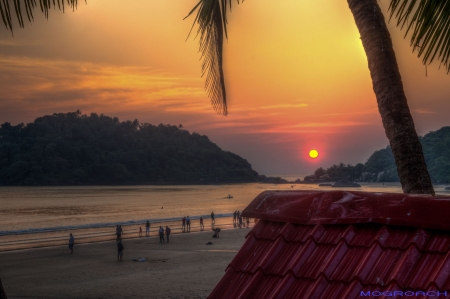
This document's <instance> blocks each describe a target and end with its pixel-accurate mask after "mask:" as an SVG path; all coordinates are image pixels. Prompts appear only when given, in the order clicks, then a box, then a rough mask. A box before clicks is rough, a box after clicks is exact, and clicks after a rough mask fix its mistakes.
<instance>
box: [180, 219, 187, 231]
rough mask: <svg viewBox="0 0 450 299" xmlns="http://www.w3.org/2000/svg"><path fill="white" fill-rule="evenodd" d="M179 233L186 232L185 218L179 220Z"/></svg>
mask: <svg viewBox="0 0 450 299" xmlns="http://www.w3.org/2000/svg"><path fill="white" fill-rule="evenodd" d="M181 231H182V232H183V233H184V232H185V231H186V217H183V219H181Z"/></svg>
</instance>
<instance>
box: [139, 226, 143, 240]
mask: <svg viewBox="0 0 450 299" xmlns="http://www.w3.org/2000/svg"><path fill="white" fill-rule="evenodd" d="M140 237H142V227H140V226H139V238H140Z"/></svg>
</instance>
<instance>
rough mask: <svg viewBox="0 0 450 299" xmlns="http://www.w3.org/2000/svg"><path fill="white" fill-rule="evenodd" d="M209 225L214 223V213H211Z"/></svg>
mask: <svg viewBox="0 0 450 299" xmlns="http://www.w3.org/2000/svg"><path fill="white" fill-rule="evenodd" d="M211 223H212V224H215V223H216V219H215V218H214V212H211Z"/></svg>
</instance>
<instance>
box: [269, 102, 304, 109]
mask: <svg viewBox="0 0 450 299" xmlns="http://www.w3.org/2000/svg"><path fill="white" fill-rule="evenodd" d="M308 106H309V105H308V104H305V103H299V104H277V105H269V106H262V107H260V109H285V108H304V107H308Z"/></svg>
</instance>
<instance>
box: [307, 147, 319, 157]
mask: <svg viewBox="0 0 450 299" xmlns="http://www.w3.org/2000/svg"><path fill="white" fill-rule="evenodd" d="M309 156H310V157H311V158H313V159H315V158H317V157H318V156H319V152H318V151H316V150H315V149H313V150H310V151H309Z"/></svg>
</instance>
